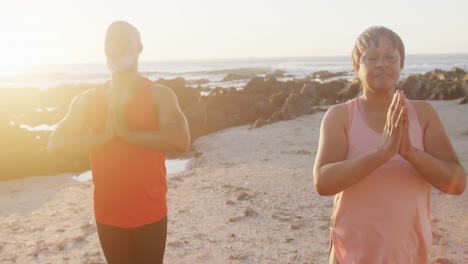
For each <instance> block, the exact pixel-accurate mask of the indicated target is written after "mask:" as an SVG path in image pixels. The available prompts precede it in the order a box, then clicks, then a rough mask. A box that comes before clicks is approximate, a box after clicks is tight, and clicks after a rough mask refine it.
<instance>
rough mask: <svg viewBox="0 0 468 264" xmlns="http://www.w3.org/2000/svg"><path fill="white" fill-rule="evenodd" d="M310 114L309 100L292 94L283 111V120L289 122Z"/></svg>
mask: <svg viewBox="0 0 468 264" xmlns="http://www.w3.org/2000/svg"><path fill="white" fill-rule="evenodd" d="M309 112H310V104H309V102H308V100H307V99H306V98H304V97H302V96H300V95H299V94H294V93H292V94H290V95H289V97H288V98H287V99H286V102H285V103H284V105H283V108H282V109H281V113H282V119H283V120H289V119H294V118H296V117H298V116H301V115H305V114H307V113H309Z"/></svg>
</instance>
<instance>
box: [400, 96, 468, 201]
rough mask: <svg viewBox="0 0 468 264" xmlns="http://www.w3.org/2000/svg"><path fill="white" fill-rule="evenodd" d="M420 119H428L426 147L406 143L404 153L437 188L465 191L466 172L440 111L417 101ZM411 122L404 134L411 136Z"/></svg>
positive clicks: (446, 191)
mask: <svg viewBox="0 0 468 264" xmlns="http://www.w3.org/2000/svg"><path fill="white" fill-rule="evenodd" d="M413 105H414V107H415V109H417V113H418V116H419V117H420V120H423V121H424V124H425V127H424V149H425V151H422V150H418V149H416V148H413V147H406V148H405V147H404V144H405V142H406V144H411V143H410V142H409V140H403V141H402V147H401V149H402V151H404V150H405V149H407V151H404V152H403V153H401V155H402V156H403V157H404V158H405V159H406V160H407V161H408V162H409V163H411V165H412V166H413V167H414V168H415V169H416V170H417V171H418V172H419V173H420V174H421V175H422V176H423V177H424V178H425V179H426V180H427V181H428V182H429V183H430V184H431V185H432V186H434V187H435V188H437V189H439V190H440V191H442V192H445V193H448V194H462V193H463V192H464V191H465V188H466V175H465V171H464V169H463V167H462V166H461V163H460V161H459V160H458V157H457V155H456V153H455V151H454V149H453V147H452V144H451V143H450V140H449V138H448V137H447V134H446V133H445V130H444V127H443V125H442V122H441V120H440V118H439V115H438V114H437V112H436V111H435V109H434V108H433V107H432V105H430V104H428V103H427V102H423V101H418V102H414V103H413ZM408 127H409V125H408V124H405V125H404V128H405V129H404V130H405V133H404V135H405V136H404V138H409V131H408Z"/></svg>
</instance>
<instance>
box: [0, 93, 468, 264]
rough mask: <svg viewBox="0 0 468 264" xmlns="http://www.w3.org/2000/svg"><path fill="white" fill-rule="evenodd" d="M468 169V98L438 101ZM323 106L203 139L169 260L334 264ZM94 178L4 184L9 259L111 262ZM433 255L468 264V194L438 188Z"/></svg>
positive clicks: (174, 215) (175, 215)
mask: <svg viewBox="0 0 468 264" xmlns="http://www.w3.org/2000/svg"><path fill="white" fill-rule="evenodd" d="M431 104H433V105H434V106H435V108H436V109H437V110H438V112H439V114H440V115H441V117H442V120H443V123H444V125H445V128H446V130H447V132H448V134H449V136H450V138H451V140H452V143H453V145H454V146H455V148H456V151H457V154H458V155H459V157H460V159H461V160H462V163H463V166H464V167H465V168H468V114H467V112H468V105H458V104H456V101H435V102H431ZM322 117H323V113H317V114H314V115H308V116H302V117H300V118H297V119H295V120H291V121H284V122H279V123H275V124H272V125H268V126H265V127H262V128H259V129H253V130H252V129H249V128H248V127H247V126H242V127H236V128H230V129H226V130H224V131H221V132H218V133H215V134H211V135H208V136H205V137H203V138H200V139H198V140H197V141H196V142H195V143H194V145H195V147H196V148H197V150H198V151H201V152H203V155H201V156H200V157H198V158H196V159H194V160H193V162H192V163H191V165H190V168H189V169H188V170H186V171H183V172H179V173H176V174H171V175H168V203H169V216H168V218H169V225H168V229H169V230H168V240H167V247H166V256H165V262H166V263H327V252H328V243H329V219H330V214H331V208H332V204H333V197H320V196H318V195H317V194H316V193H315V192H314V189H313V184H312V167H313V163H314V158H315V152H316V149H317V141H318V134H319V126H320V122H321V119H322ZM92 191H93V186H92V183H91V182H84V183H83V182H77V181H75V180H72V179H71V177H70V175H61V176H50V177H34V178H27V179H21V180H13V181H7V182H1V183H0V263H105V261H104V257H103V255H102V253H101V249H100V246H99V242H98V237H97V234H96V227H95V224H94V218H93V212H92ZM432 216H433V218H432V224H433V232H434V245H433V249H432V257H431V263H468V192H465V193H464V194H463V195H461V196H451V195H445V194H440V192H439V191H437V190H433V192H432Z"/></svg>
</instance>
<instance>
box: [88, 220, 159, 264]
mask: <svg viewBox="0 0 468 264" xmlns="http://www.w3.org/2000/svg"><path fill="white" fill-rule="evenodd" d="M96 225H97V231H98V235H99V241H100V242H101V247H102V251H103V252H104V256H105V257H106V260H107V263H109V264H117V263H118V264H162V263H163V259H164V250H165V248H166V236H167V218H166V217H165V218H163V219H162V220H160V221H158V222H155V223H151V224H148V225H144V226H141V227H137V228H120V227H114V226H108V225H103V224H99V223H96Z"/></svg>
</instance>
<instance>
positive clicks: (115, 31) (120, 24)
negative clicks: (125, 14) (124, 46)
mask: <svg viewBox="0 0 468 264" xmlns="http://www.w3.org/2000/svg"><path fill="white" fill-rule="evenodd" d="M114 39H120V40H127V39H132V40H134V41H136V42H137V43H138V44H141V37H140V31H138V29H137V28H136V27H135V26H133V25H132V24H130V23H128V22H127V21H123V20H119V21H115V22H112V24H110V25H109V27H108V28H107V32H106V42H107V41H108V40H114Z"/></svg>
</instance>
